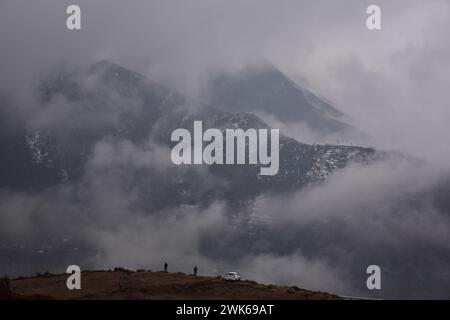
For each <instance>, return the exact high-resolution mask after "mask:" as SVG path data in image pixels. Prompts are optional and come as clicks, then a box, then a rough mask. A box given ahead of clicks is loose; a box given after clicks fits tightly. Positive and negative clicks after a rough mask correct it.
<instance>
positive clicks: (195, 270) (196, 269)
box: [194, 266, 198, 276]
mask: <svg viewBox="0 0 450 320" xmlns="http://www.w3.org/2000/svg"><path fill="white" fill-rule="evenodd" d="M197 271H198V268H197V266H195V267H194V276H196V275H197Z"/></svg>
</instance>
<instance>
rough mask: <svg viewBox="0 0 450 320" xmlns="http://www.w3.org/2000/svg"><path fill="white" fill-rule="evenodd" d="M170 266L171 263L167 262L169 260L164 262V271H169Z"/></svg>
mask: <svg viewBox="0 0 450 320" xmlns="http://www.w3.org/2000/svg"><path fill="white" fill-rule="evenodd" d="M168 267H169V265H168V264H167V262H164V272H167V268H168Z"/></svg>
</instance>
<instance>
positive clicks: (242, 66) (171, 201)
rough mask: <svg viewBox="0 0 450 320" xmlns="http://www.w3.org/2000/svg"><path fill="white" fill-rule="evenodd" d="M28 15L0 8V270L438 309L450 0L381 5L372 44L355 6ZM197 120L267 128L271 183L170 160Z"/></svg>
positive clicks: (446, 214) (258, 4)
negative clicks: (121, 274)
mask: <svg viewBox="0 0 450 320" xmlns="http://www.w3.org/2000/svg"><path fill="white" fill-rule="evenodd" d="M41 2H42V5H41V6H37V7H36V8H35V10H32V11H29V10H24V5H23V4H20V3H18V2H15V1H3V2H0V38H1V39H4V40H5V41H6V42H5V43H8V46H5V47H4V48H3V47H2V49H3V50H2V53H1V57H0V150H1V156H0V274H8V275H10V276H11V277H13V276H19V275H32V274H35V273H36V272H45V271H52V272H63V271H65V268H66V267H67V266H68V265H69V264H77V265H80V266H81V268H82V270H88V269H108V268H114V267H117V266H121V267H126V268H130V269H138V268H144V269H155V270H157V269H158V268H160V267H161V265H162V263H163V262H164V261H168V262H169V264H170V268H171V270H173V271H183V272H186V271H190V270H191V269H192V266H194V265H198V266H199V267H200V270H201V272H202V273H203V274H204V275H209V276H216V275H218V274H221V273H224V272H227V271H230V270H238V271H239V272H240V273H241V274H242V275H243V276H244V277H245V278H246V279H251V280H255V281H258V282H261V283H275V284H283V285H289V286H294V285H295V286H299V287H301V288H305V289H311V290H322V291H326V292H331V293H335V294H341V295H359V296H367V297H376V298H378V297H381V298H450V296H449V291H448V287H449V285H450V271H449V270H450V269H449V268H448V266H449V263H450V248H449V246H450V241H449V240H450V236H449V235H450V203H449V200H448V194H449V191H450V179H449V178H450V175H449V169H450V168H449V166H448V161H447V159H448V156H449V155H450V154H449V152H448V150H449V149H448V148H447V142H446V139H445V137H447V136H449V135H450V132H449V126H448V123H447V122H448V121H447V119H448V118H449V117H448V106H447V104H448V103H447V101H449V98H450V97H449V96H448V89H447V88H448V84H449V81H448V77H447V76H446V75H447V74H448V72H447V71H448V70H450V69H449V66H450V59H448V57H449V55H448V53H449V47H448V46H447V43H448V42H446V41H444V39H446V38H445V36H446V33H447V30H448V27H449V21H450V19H448V16H449V12H450V11H449V4H448V3H447V2H446V1H434V2H433V3H426V4H424V3H423V1H408V3H407V6H408V8H409V9H408V10H406V11H405V10H404V7H405V4H406V2H405V1H396V2H395V3H392V2H388V1H381V2H382V3H381V5H382V6H383V10H386V15H385V16H386V20H385V26H386V28H387V30H389V31H382V32H378V33H367V32H368V31H367V29H366V28H365V26H364V25H363V24H362V25H361V21H362V20H361V17H360V16H359V15H358V14H360V13H361V12H362V13H363V14H364V13H365V5H366V3H365V1H362V2H361V1H352V0H348V1H340V2H339V4H338V3H334V2H332V3H331V2H330V1H315V2H311V1H309V2H308V1H286V4H285V6H281V5H279V4H277V3H275V1H269V0H264V1H260V0H258V1H249V2H248V3H247V4H242V3H241V2H235V1H229V2H227V3H226V4H225V3H223V4H217V3H215V4H211V3H210V2H209V1H203V0H198V1H196V2H195V4H189V5H188V4H186V3H184V2H183V3H182V2H177V1H165V2H164V3H160V2H156V1H148V2H147V1H136V2H135V3H134V4H135V5H130V6H126V7H125V6H123V5H122V3H121V2H120V1H109V2H108V6H106V7H107V10H106V9H105V8H106V7H104V6H102V4H105V2H102V1H99V2H96V3H93V2H91V1H81V0H80V1H79V2H80V6H81V7H82V8H83V10H86V16H88V17H89V23H87V24H86V31H85V30H83V31H82V32H78V33H70V32H69V33H68V32H67V30H65V29H63V28H59V27H58V26H59V25H60V22H61V21H63V20H64V19H62V20H61V17H63V18H64V14H63V13H64V12H65V11H64V10H65V6H64V4H61V3H59V2H58V3H56V2H55V1H50V0H41ZM238 9H239V10H238ZM418 14H419V15H420V16H421V17H422V19H420V21H417V19H416V18H415V17H416V16H417V15H418ZM47 17H49V18H47ZM94 17H95V18H96V19H93V18H94ZM129 17H133V23H130V20H131V19H130V18H129ZM261 17H264V18H261ZM363 17H364V15H363ZM60 20H61V21H60ZM118 21H120V22H121V23H119V22H118ZM230 21H232V22H233V23H231V22H230ZM324 21H326V23H323V22H324ZM205 25H207V26H208V27H207V28H206V27H205ZM407 26H410V27H407ZM105 30H107V31H105ZM325 97H326V98H325ZM196 120H198V121H202V123H203V124H204V127H205V129H206V128H217V129H219V130H221V131H222V132H223V130H225V129H227V128H242V129H250V128H255V129H268V128H279V129H280V165H279V171H278V173H277V174H276V175H274V176H263V175H260V174H259V173H260V166H261V165H259V164H257V165H224V166H221V165H211V166H207V165H192V166H190V165H180V166H176V165H174V164H173V163H172V161H171V159H170V154H171V149H172V147H173V142H172V141H171V139H170V135H171V133H172V132H173V130H174V129H177V128H187V129H188V130H192V127H193V122H194V121H196ZM372 264H376V265H379V266H380V267H381V269H382V290H380V291H369V290H368V289H367V287H366V279H367V274H366V268H367V266H368V265H372Z"/></svg>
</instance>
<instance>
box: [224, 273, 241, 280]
mask: <svg viewBox="0 0 450 320" xmlns="http://www.w3.org/2000/svg"><path fill="white" fill-rule="evenodd" d="M224 279H225V280H227V281H241V276H240V275H239V274H238V273H237V272H228V273H227V274H226V276H225V277H224Z"/></svg>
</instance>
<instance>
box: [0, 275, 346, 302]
mask: <svg viewBox="0 0 450 320" xmlns="http://www.w3.org/2000/svg"><path fill="white" fill-rule="evenodd" d="M67 277H68V275H67V274H60V275H45V276H38V277H32V278H21V279H15V280H10V281H9V282H10V283H9V287H10V289H8V288H6V284H5V285H3V287H5V288H3V287H2V288H3V289H2V291H4V292H0V299H5V298H8V297H9V298H13V299H14V298H16V299H17V298H18V299H30V298H31V299H43V298H47V299H225V300H228V299H237V300H244V299H249V300H253V299H255V300H256V299H258V300H259V299H286V300H295V299H307V300H319V299H339V297H338V296H335V295H332V294H328V293H323V292H313V291H308V290H303V289H299V288H297V287H281V286H274V285H263V284H258V283H256V282H253V281H239V282H227V281H225V280H223V279H221V278H213V277H200V276H198V277H195V276H192V275H186V274H183V273H166V272H132V271H127V270H118V271H93V272H82V278H81V279H82V280H81V286H82V289H81V290H73V291H70V290H68V289H67V288H66V280H67Z"/></svg>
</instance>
